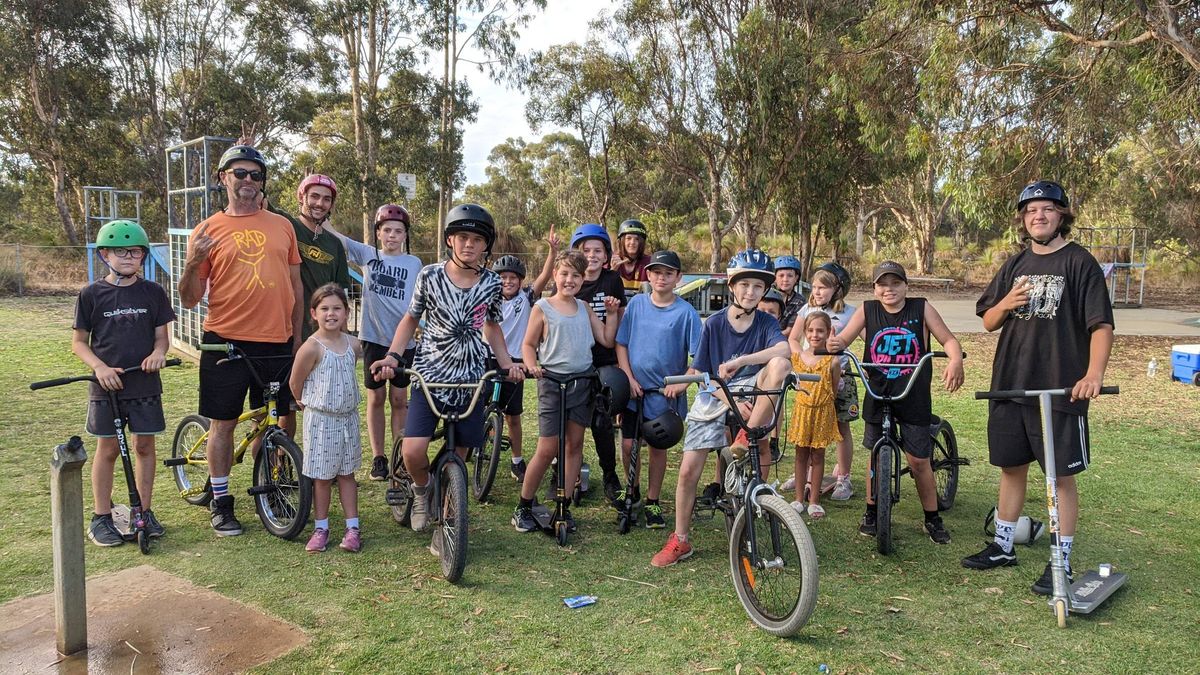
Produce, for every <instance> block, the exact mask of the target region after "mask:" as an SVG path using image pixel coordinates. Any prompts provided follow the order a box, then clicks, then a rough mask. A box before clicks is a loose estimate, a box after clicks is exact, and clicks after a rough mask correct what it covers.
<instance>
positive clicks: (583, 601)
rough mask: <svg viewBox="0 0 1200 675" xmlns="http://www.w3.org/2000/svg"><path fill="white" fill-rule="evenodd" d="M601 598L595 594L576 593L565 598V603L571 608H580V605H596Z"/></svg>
mask: <svg viewBox="0 0 1200 675" xmlns="http://www.w3.org/2000/svg"><path fill="white" fill-rule="evenodd" d="M599 599H600V598H598V597H596V596H594V595H576V596H575V597H573V598H563V604H564V605H566V606H567V607H570V608H571V609H579V608H580V607H587V606H588V605H594V604H596V601H597V600H599Z"/></svg>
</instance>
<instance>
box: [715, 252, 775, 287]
mask: <svg viewBox="0 0 1200 675" xmlns="http://www.w3.org/2000/svg"><path fill="white" fill-rule="evenodd" d="M725 273H726V275H728V277H729V284H730V285H731V286H732V285H733V283H734V282H736V281H737V280H738V279H741V278H742V277H750V278H751V279H760V280H762V281H763V283H765V284H766V285H767V286H768V287H770V285H771V284H772V283H774V282H775V265H774V264H772V263H771V256H769V255H767V254H766V253H765V252H763V251H762V250H760V249H757V248H748V249H746V250H745V251H740V252H739V253H738V254H737V255H735V256H733V259H732V260H730V261H729V265H728V266H727V268H726V270H725Z"/></svg>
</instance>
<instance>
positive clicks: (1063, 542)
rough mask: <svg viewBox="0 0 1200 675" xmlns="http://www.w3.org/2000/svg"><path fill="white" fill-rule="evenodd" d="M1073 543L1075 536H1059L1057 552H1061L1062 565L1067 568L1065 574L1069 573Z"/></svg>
mask: <svg viewBox="0 0 1200 675" xmlns="http://www.w3.org/2000/svg"><path fill="white" fill-rule="evenodd" d="M1073 543H1075V535H1070V536H1067V535H1065V534H1064V535H1061V536H1059V538H1058V550H1060V551H1062V559H1063V565H1065V566H1066V568H1067V573H1068V574H1070V572H1071V544H1073Z"/></svg>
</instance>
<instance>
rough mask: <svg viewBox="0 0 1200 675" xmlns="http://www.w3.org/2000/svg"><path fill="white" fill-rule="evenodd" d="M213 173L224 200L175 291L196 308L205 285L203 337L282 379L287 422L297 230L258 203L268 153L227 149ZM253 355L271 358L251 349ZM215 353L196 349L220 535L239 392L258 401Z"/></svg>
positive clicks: (199, 232) (296, 305)
mask: <svg viewBox="0 0 1200 675" xmlns="http://www.w3.org/2000/svg"><path fill="white" fill-rule="evenodd" d="M217 180H219V181H220V182H221V184H222V185H223V186H224V187H225V192H226V194H227V195H228V198H229V204H228V206H226V207H225V210H224V211H222V212H220V213H215V214H213V215H212V216H211V217H209V218H208V219H207V220H205V221H204V222H202V223H200V225H198V226H197V227H196V229H195V230H193V231H192V237H191V239H190V240H189V242H188V253H187V260H186V262H185V264H184V269H183V275H182V276H181V277H180V279H179V298H180V300H181V301H182V302H183V306H184V307H194V306H196V304H197V303H199V302H200V299H201V298H202V297H203V296H204V293H205V291H206V290H207V292H208V314H207V316H206V317H205V319H204V335H203V337H202V338H201V341H202V342H205V343H223V342H232V343H234V344H236V345H237V346H238V347H240V348H241V349H242V350H243V351H245V352H246V354H247V355H248V356H250V357H251V359H250V360H249V362H250V365H251V367H253V368H255V369H256V370H257V371H258V374H259V377H261V378H262V380H263V381H264V382H271V381H275V382H281V383H283V386H282V388H281V389H280V391H279V412H280V413H281V423H282V424H284V425H285V427H286V424H287V420H286V419H285V418H287V417H288V416H289V411H290V406H291V402H292V393H291V391H290V390H289V389H288V386H287V381H288V377H289V375H290V373H291V368H292V360H291V357H292V355H294V354H295V352H296V349H298V348H299V346H300V345H299V342H300V326H301V321H302V320H303V317H304V304H303V297H304V289H303V284H302V283H301V280H300V254H299V251H298V249H297V248H296V232H295V230H293V229H292V224H291V223H290V222H288V220H287V218H284V217H283V216H280V215H277V214H274V213H271V212H270V211H266V210H264V209H262V208H261V207H260V204H261V203H262V202H261V199H260V196H261V195H262V194H263V188H264V187H265V185H266V181H267V161H266V159H264V158H263V156H262V154H261V153H259V152H258V150H255V149H254V148H252V147H250V146H248V145H235V146H233V147H231V148H229V149H228V150H226V151H225V154H224V155H222V156H221V161H220V162H219V164H218V169H217ZM253 357H276V358H258V359H255V358H253ZM222 358H223V355H222V354H221V353H219V352H204V353H203V354H201V356H200V414H201V415H204V416H205V417H208V418H209V419H211V420H212V424H211V426H210V428H209V436H208V448H207V454H208V473H209V482H210V484H211V486H212V492H213V501H212V527H213V531H214V532H216V534H217V535H218V536H222V537H228V536H234V535H239V534H241V533H242V524H241V523H239V522H238V520H237V518H236V517H235V516H234V513H233V495H232V494H230V492H229V469H230V466H231V464H232V463H233V429H234V427H235V426H236V425H237V418H238V416H239V415H241V414H242V408H243V405H244V403H245V400H246V393H247V392H249V393H250V405H251V406H254V407H258V406H260V405H262V404H263V391H262V390H261V389H259V388H258V387H256V386H254V384H253V383H252V382H251V377H250V373H249V372H248V371H247V370H246V369H245V367H244V366H243V365H241V364H221V365H218V364H217V362H218V361H219V360H221V359H222Z"/></svg>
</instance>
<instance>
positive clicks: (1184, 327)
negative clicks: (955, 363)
mask: <svg viewBox="0 0 1200 675" xmlns="http://www.w3.org/2000/svg"><path fill="white" fill-rule="evenodd" d="M926 297H928V298H929V300H930V302H932V303H933V305H934V307H937V310H938V312H939V313H941V315H942V318H943V319H945V320H946V325H947V326H949V327H950V330H952V331H954V332H955V333H982V332H983V320H982V319H980V318H979V317H977V316H975V300H974V299H973V298H972V299H969V300H967V299H962V298H940V297H938V296H937V295H936V294H929V295H928V296H926ZM850 301H851V302H854V298H851V300H850ZM1113 319H1114V320H1115V321H1116V322H1117V330H1116V332H1117V335H1179V336H1187V337H1197V336H1200V315H1197V313H1196V312H1181V311H1178V310H1173V309H1160V308H1150V307H1144V308H1141V309H1115V310H1113Z"/></svg>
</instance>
